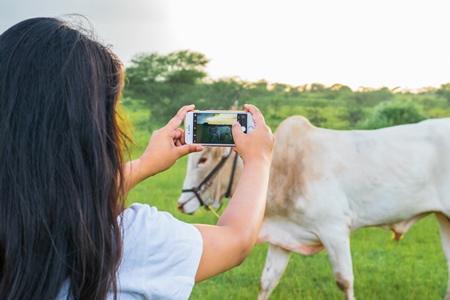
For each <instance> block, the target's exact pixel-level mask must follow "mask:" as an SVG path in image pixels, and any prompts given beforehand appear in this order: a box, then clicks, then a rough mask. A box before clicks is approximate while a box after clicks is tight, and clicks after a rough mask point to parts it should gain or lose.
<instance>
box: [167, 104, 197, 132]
mask: <svg viewBox="0 0 450 300" xmlns="http://www.w3.org/2000/svg"><path fill="white" fill-rule="evenodd" d="M194 108H195V105H193V104H192V105H186V106H183V107H182V108H180V110H179V111H178V112H177V114H176V115H175V117H173V118H172V119H171V120H170V121H169V123H168V125H169V127H170V128H172V129H175V128H178V127H180V125H181V123H183V121H184V118H185V117H186V114H187V113H188V112H189V111H192V110H194Z"/></svg>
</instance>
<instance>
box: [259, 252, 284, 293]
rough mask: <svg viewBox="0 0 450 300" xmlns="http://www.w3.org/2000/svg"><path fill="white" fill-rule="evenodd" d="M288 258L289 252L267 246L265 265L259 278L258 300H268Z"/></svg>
mask: <svg viewBox="0 0 450 300" xmlns="http://www.w3.org/2000/svg"><path fill="white" fill-rule="evenodd" d="M290 257H291V251H288V250H285V249H283V248H281V247H279V246H276V245H273V244H269V251H268V252H267V257H266V264H265V265H264V270H263V273H262V276H261V285H260V288H259V295H258V300H266V299H269V296H270V294H271V293H272V291H273V290H274V289H275V287H276V286H277V284H278V282H279V281H280V278H281V275H283V273H284V270H285V269H286V266H287V264H288V262H289V258H290Z"/></svg>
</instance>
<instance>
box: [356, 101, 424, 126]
mask: <svg viewBox="0 0 450 300" xmlns="http://www.w3.org/2000/svg"><path fill="white" fill-rule="evenodd" d="M425 119H427V117H426V116H425V115H424V114H423V113H422V112H421V111H420V109H419V108H418V107H417V106H416V105H414V104H412V103H410V102H403V101H386V102H382V103H380V104H378V105H377V106H376V107H375V109H374V111H373V113H372V115H371V116H370V117H369V118H368V119H367V120H366V121H364V122H363V123H362V125H361V128H364V129H377V128H382V127H389V126H395V125H401V124H408V123H417V122H420V121H423V120H425Z"/></svg>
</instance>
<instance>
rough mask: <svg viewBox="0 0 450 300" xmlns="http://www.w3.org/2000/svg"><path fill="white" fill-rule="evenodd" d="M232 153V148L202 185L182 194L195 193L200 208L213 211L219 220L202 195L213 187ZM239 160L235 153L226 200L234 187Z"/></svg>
mask: <svg viewBox="0 0 450 300" xmlns="http://www.w3.org/2000/svg"><path fill="white" fill-rule="evenodd" d="M232 152H233V149H231V148H230V152H228V154H227V155H225V156H223V157H222V159H221V160H220V161H219V163H218V164H217V165H216V166H215V167H214V169H212V170H211V172H209V174H208V175H207V176H206V177H205V179H203V180H202V181H201V182H200V184H199V185H198V186H197V187H193V188H190V189H183V190H182V193H194V195H195V197H196V198H197V200H198V202H199V203H200V206H203V207H205V209H206V210H209V211H211V212H212V213H213V214H214V215H215V216H216V217H217V218H219V217H220V216H219V215H218V214H217V213H216V211H214V209H213V208H212V207H211V205H210V204H206V203H205V202H204V201H203V199H202V197H201V194H203V192H204V191H206V190H207V189H208V188H209V187H210V186H211V185H212V181H213V179H214V177H215V176H216V175H217V173H218V172H219V171H220V170H221V169H222V167H223V166H224V164H225V162H226V161H227V160H228V158H229V157H230V156H231V153H232ZM237 158H238V154H237V153H235V155H234V161H233V168H232V170H231V176H230V182H229V183H228V188H227V191H226V193H225V195H224V197H226V198H229V197H230V195H231V188H232V186H233V180H234V173H235V171H236V165H237Z"/></svg>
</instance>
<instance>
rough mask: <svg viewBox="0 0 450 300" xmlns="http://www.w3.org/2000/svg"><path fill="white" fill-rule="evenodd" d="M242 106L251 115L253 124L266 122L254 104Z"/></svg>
mask: <svg viewBox="0 0 450 300" xmlns="http://www.w3.org/2000/svg"><path fill="white" fill-rule="evenodd" d="M244 108H245V109H246V110H247V111H248V112H249V113H250V114H251V115H252V118H253V121H254V123H255V126H258V125H261V124H265V123H266V122H265V120H264V116H263V115H262V114H261V112H260V111H259V109H258V108H257V107H256V106H254V105H251V104H244Z"/></svg>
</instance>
